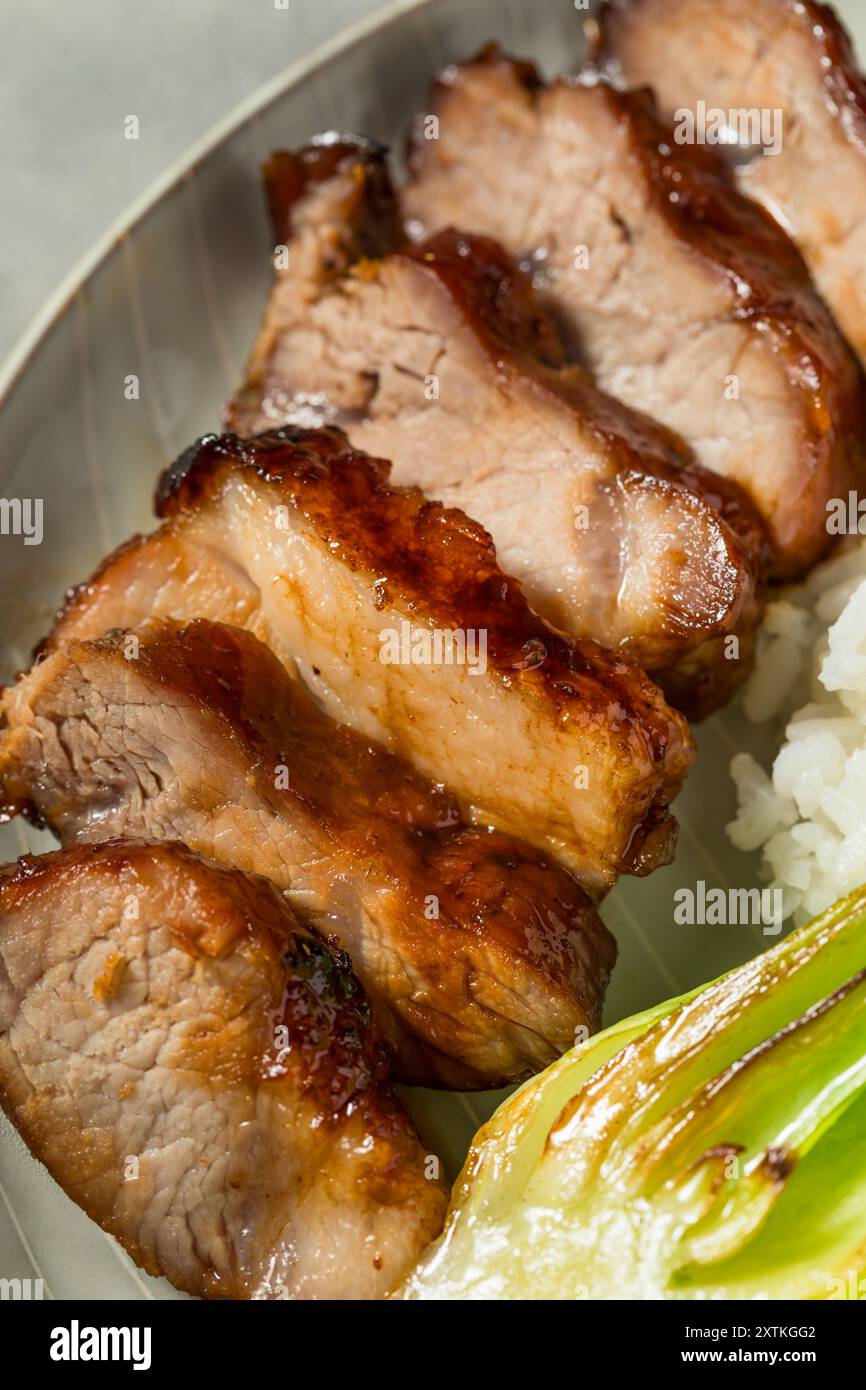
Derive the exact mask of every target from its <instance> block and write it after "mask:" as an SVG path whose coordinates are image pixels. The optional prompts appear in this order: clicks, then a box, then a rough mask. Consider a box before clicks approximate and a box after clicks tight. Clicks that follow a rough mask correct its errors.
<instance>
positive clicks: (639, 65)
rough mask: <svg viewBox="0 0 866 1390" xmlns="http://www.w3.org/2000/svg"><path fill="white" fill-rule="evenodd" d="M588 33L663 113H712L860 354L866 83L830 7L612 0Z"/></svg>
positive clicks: (747, 189)
mask: <svg viewBox="0 0 866 1390" xmlns="http://www.w3.org/2000/svg"><path fill="white" fill-rule="evenodd" d="M597 37H600V40H601V41H600V43H599V44H598V47H597V49H596V61H597V62H599V63H603V64H604V65H605V69H606V71H608V72H610V74H611V76H612V77H615V78H620V79H621V78H623V77H624V78H625V79H626V80H627V81H628V82H629V83H643V82H646V83H649V84H651V85H652V86H653V87H654V88H655V91H656V94H657V96H658V99H659V103H660V105H661V107H662V108H663V109H664V110H665V111H667V112H669V113H670V114H671V115H672V116H674V115H677V116H681V113H684V112H685V111H687V110H690V111H692V112H693V113H694V114H695V115H697V113H698V112H699V111H700V110H702V111H703V113H704V117H705V125H706V117H708V116H709V118H710V122H711V123H712V122H716V121H720V122H721V123H723V125H724V128H725V139H726V140H728V141H730V142H731V144H730V145H729V146H728V148H727V150H726V153H727V154H728V156H729V157H730V158H731V159H732V162H733V163H734V164H735V165H736V175H737V178H738V181H739V185H740V188H741V189H742V190H743V192H744V193H747V194H748V195H749V196H750V197H752V198H755V199H757V200H758V201H759V202H760V203H762V204H763V205H764V206H765V207H766V208H767V209H768V211H769V212H770V213H772V215H773V216H774V217H776V218H777V219H778V221H779V222H780V223H781V224H782V226H783V227H785V228H786V230H787V231H788V233H789V234H790V236H792V237H793V239H794V240H795V241H796V242H797V244H798V246H799V247H800V250H801V251H802V253H803V255H804V257H805V259H806V262H807V264H808V266H809V269H810V270H811V272H812V275H813V276H814V279H815V281H816V283H817V286H818V288H819V290H820V291H821V293H822V294H823V296H824V298H825V299H826V301H827V303H828V304H829V306H830V308H831V309H832V310H833V313H834V314H835V316H836V319H837V321H838V322H839V324H840V325H841V327H842V329H843V331H844V332H845V334H846V335H847V337H848V340H849V342H850V343H851V344H852V346H853V347H854V348H855V349H856V351H857V353H858V354H859V356H860V359H861V361H866V83H864V79H863V77H862V76H861V74H860V72H859V71H858V69H857V66H856V60H855V58H854V54H853V51H852V48H851V42H850V39H849V38H848V35H847V34H846V32H845V30H844V29H843V27H842V25H841V24H840V22H839V20H838V18H837V17H836V14H835V13H834V11H833V10H832V9H831V8H830V7H829V6H828V5H822V4H815V3H814V0H726V3H725V4H718V3H715V0H617V3H612V4H608V5H607V6H606V8H605V9H604V10H603V11H602V15H601V29H600V36H597ZM698 103H702V106H700V107H699V105H698ZM732 112H733V113H734V114H733V117H732V116H731V113H732ZM762 123H763V129H762V128H761V125H762ZM682 129H683V131H684V133H687V127H686V125H685V123H683V126H682ZM712 129H713V136H714V138H715V136H716V134H717V128H716V127H715V126H713V128H712ZM765 148H766V149H768V150H774V151H777V152H775V153H772V154H767V155H765V154H764V153H763V150H764V149H765Z"/></svg>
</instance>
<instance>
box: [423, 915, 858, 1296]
mask: <svg viewBox="0 0 866 1390" xmlns="http://www.w3.org/2000/svg"><path fill="white" fill-rule="evenodd" d="M864 1271H866V888H863V889H860V890H858V892H857V893H855V894H853V895H852V896H851V897H850V898H847V899H845V900H843V901H842V902H840V903H837V904H836V906H835V907H834V908H831V910H830V911H829V912H827V913H825V914H824V916H822V917H820V918H817V919H816V920H815V921H814V922H811V923H810V924H809V925H808V926H807V927H803V928H802V929H801V930H799V931H797V932H794V933H792V934H791V935H790V936H788V937H787V938H786V939H785V940H784V941H782V942H780V943H779V944H778V945H777V946H775V947H774V948H773V949H772V950H770V951H768V952H767V953H766V954H764V955H762V956H759V957H757V958H756V959H755V960H753V961H750V962H749V963H748V964H747V965H744V966H741V967H740V968H739V969H737V970H734V971H732V972H731V973H730V974H728V975H725V976H723V977H722V978H721V979H719V980H717V981H715V983H713V984H711V985H708V986H706V988H704V989H702V990H697V991H695V992H694V993H692V994H689V995H684V996H683V997H682V998H680V999H676V1000H673V1001H670V1002H668V1003H666V1004H662V1005H660V1006H659V1007H658V1008H656V1009H652V1010H649V1011H648V1012H646V1013H643V1014H640V1015H637V1016H636V1017H634V1018H630V1019H627V1020H625V1021H624V1022H622V1023H620V1024H617V1025H616V1026H615V1027H613V1028H609V1029H607V1030H606V1031H605V1032H603V1033H601V1034H599V1035H598V1036H597V1037H595V1038H592V1039H590V1041H589V1042H587V1043H585V1044H583V1045H582V1046H581V1047H578V1048H576V1049H575V1050H574V1051H573V1052H570V1053H568V1054H567V1055H566V1056H564V1057H563V1058H562V1059H561V1060H560V1061H559V1062H557V1063H555V1064H554V1065H553V1066H552V1067H550V1068H549V1069H548V1070H547V1071H546V1072H544V1073H543V1075H541V1076H539V1077H537V1078H535V1079H534V1080H533V1081H530V1082H528V1083H527V1084H526V1085H525V1086H523V1087H522V1088H521V1089H520V1090H519V1091H517V1092H515V1094H514V1095H513V1096H511V1097H510V1098H509V1099H508V1100H506V1101H505V1103H504V1104H503V1105H502V1106H500V1108H499V1110H498V1111H497V1112H496V1114H495V1115H494V1116H493V1118H492V1119H491V1120H490V1121H489V1122H488V1123H487V1124H486V1125H485V1126H484V1127H483V1128H482V1129H481V1130H480V1131H479V1132H478V1135H477V1136H476V1139H475V1142H474V1144H473V1146H472V1149H471V1150H470V1153H469V1156H468V1158H467V1161H466V1164H465V1166H464V1168H463V1171H462V1173H461V1175H460V1177H459V1178H458V1181H457V1183H456V1185H455V1189H454V1197H453V1199H452V1207H451V1211H450V1213H449V1219H448V1222H447V1224H446V1228H445V1234H444V1235H443V1236H442V1237H441V1239H440V1240H439V1241H437V1242H436V1244H435V1245H434V1246H432V1247H431V1249H430V1251H429V1252H428V1254H427V1255H426V1257H425V1258H424V1259H423V1260H422V1262H421V1264H420V1265H419V1267H418V1268H417V1270H416V1271H415V1273H414V1274H413V1275H412V1277H411V1278H410V1280H409V1281H408V1283H407V1285H406V1286H405V1288H404V1289H403V1290H402V1291H401V1294H400V1295H399V1296H400V1297H403V1298H410V1299H416V1298H424V1299H452V1298H560V1299H574V1298H630V1299H637V1298H641V1299H643V1298H647V1299H649V1298H754V1297H761V1298H844V1297H857V1296H858V1294H862V1295H863V1296H866V1279H864V1278H863V1275H864ZM861 1280H862V1285H861Z"/></svg>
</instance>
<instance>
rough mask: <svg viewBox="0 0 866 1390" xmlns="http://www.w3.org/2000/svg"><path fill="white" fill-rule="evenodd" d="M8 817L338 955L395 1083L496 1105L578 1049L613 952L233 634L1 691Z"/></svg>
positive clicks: (569, 909)
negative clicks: (234, 902)
mask: <svg viewBox="0 0 866 1390" xmlns="http://www.w3.org/2000/svg"><path fill="white" fill-rule="evenodd" d="M4 709H5V715H6V732H5V734H4V735H3V738H2V741H0V780H2V784H3V786H4V788H5V794H6V798H7V803H11V804H12V805H15V804H18V805H24V806H29V807H30V808H31V812H34V811H35V814H36V815H37V816H38V817H39V819H40V820H42V821H44V822H46V823H47V824H48V825H50V826H51V827H52V829H53V830H54V831H55V832H56V833H57V834H58V835H59V837H60V838H61V840H62V841H63V842H64V843H70V842H80V841H90V840H99V839H101V838H103V837H104V836H105V835H111V836H117V835H124V836H126V835H144V836H147V837H148V838H150V839H165V838H168V839H179V840H183V841H184V843H186V844H188V845H190V846H191V847H192V848H193V849H195V850H198V851H200V852H201V853H203V854H207V855H209V856H211V857H213V858H214V859H217V860H219V861H220V862H223V863H226V864H228V865H230V866H231V867H234V868H237V869H241V870H244V871H247V872H255V873H258V874H262V875H264V876H265V877H267V878H268V879H270V880H271V881H272V882H273V883H275V884H277V885H278V886H279V887H280V888H281V889H283V890H285V892H286V893H287V896H288V898H289V900H290V902H291V903H292V904H293V905H294V906H295V907H296V908H297V910H298V911H299V912H302V913H303V914H304V915H305V917H306V919H308V920H309V921H310V922H312V924H313V925H314V926H315V928H316V929H317V930H318V931H319V932H320V934H322V935H323V936H325V937H327V938H328V939H331V940H333V941H334V942H335V943H336V944H337V945H338V946H339V947H340V948H341V949H342V950H344V951H346V952H348V954H349V955H350V957H351V959H352V962H353V964H354V966H355V969H356V970H357V972H358V975H359V976H360V978H361V980H362V982H363V984H364V986H365V988H366V990H367V993H368V995H369V997H370V1000H371V1002H372V1005H373V1008H374V1010H375V1013H376V1016H377V1019H378V1022H379V1025H380V1027H381V1030H382V1033H383V1035H384V1036H385V1038H386V1039H387V1041H388V1042H389V1043H390V1044H391V1045H392V1047H393V1048H394V1050H395V1053H396V1057H397V1068H398V1074H399V1076H400V1078H401V1080H404V1081H409V1082H414V1083H421V1084H432V1085H447V1086H452V1087H458V1088H463V1089H466V1088H469V1087H478V1086H481V1087H491V1086H501V1085H505V1084H506V1083H508V1082H511V1081H515V1080H518V1079H521V1078H522V1077H524V1076H526V1075H529V1074H531V1073H532V1072H534V1071H538V1070H540V1069H541V1068H542V1067H545V1066H547V1065H548V1063H549V1062H551V1061H553V1060H554V1059H555V1058H556V1057H558V1056H559V1055H560V1054H561V1053H562V1052H563V1051H565V1050H566V1049H567V1048H568V1047H570V1046H572V1045H573V1043H574V1041H575V1038H576V1037H578V1036H585V1035H586V1034H587V1033H588V1032H592V1031H594V1030H595V1029H596V1028H597V1027H598V1025H599V1020H600V1015H601V1004H602V1000H603V998H604V991H605V988H606V985H607V981H608V977H609V975H610V971H611V968H612V966H613V962H614V959H615V954H616V950H615V945H614V942H613V938H612V937H611V936H610V934H609V933H608V932H607V930H606V929H605V927H604V926H603V925H602V922H601V920H600V918H599V917H598V915H597V913H596V912H595V909H594V908H593V906H592V904H591V903H590V901H589V899H588V897H587V895H586V893H585V892H584V891H583V890H582V889H581V888H580V886H579V885H578V883H577V882H576V881H575V880H574V879H573V878H572V877H571V875H570V874H569V873H568V872H567V871H566V870H565V869H564V868H562V867H561V865H559V864H557V863H555V862H553V861H551V860H549V859H547V858H546V857H545V856H544V855H543V854H541V853H540V852H539V851H537V850H534V849H532V848H531V847H530V846H529V845H526V844H524V843H522V842H520V841H518V840H515V839H513V838H512V837H510V836H507V835H503V834H501V833H497V832H491V831H488V830H482V829H476V828H474V827H469V826H466V825H465V824H464V823H463V822H462V821H461V819H460V814H459V809H458V807H457V804H456V801H455V799H454V797H453V796H451V795H450V793H449V792H448V791H447V790H446V789H444V788H443V787H441V786H438V785H431V784H430V783H429V782H427V781H425V780H424V779H423V778H421V777H419V776H418V775H417V774H416V773H414V772H413V771H412V770H411V769H410V768H409V767H408V766H407V765H406V764H405V763H404V762H403V761H402V760H401V759H399V758H397V757H395V756H394V754H392V753H388V752H387V751H385V749H384V748H382V747H381V745H376V744H371V743H370V742H369V741H368V740H366V739H364V738H363V737H361V736H360V735H359V734H357V733H355V732H353V731H352V730H351V729H347V728H346V727H344V726H339V725H335V724H334V722H333V720H331V719H330V718H328V716H327V715H326V714H324V713H322V711H321V710H320V709H319V708H318V706H317V705H316V703H315V701H314V700H313V699H312V697H311V696H310V694H309V692H308V691H307V690H306V688H305V687H304V686H303V685H302V684H301V682H300V681H298V680H293V679H291V678H290V677H289V676H288V675H287V673H286V671H285V670H284V669H283V667H282V666H281V665H280V663H279V662H278V661H277V659H276V657H274V656H273V655H272V654H271V652H269V651H268V650H267V648H265V647H264V646H263V645H262V644H261V643H260V642H259V641H257V639H256V638H254V637H253V636H252V635H251V634H250V633H247V632H244V631H242V630H241V629H238V628H230V627H222V626H219V625H215V624H213V623H208V622H203V621H198V622H194V623H192V624H191V625H189V626H188V627H185V628H182V627H177V626H176V625H174V624H161V623H158V622H157V623H152V624H151V625H149V626H148V625H145V626H144V627H143V628H141V629H140V630H139V632H138V633H135V634H131V633H126V634H124V633H120V632H118V633H116V634H112V635H111V636H110V637H106V638H102V639H98V640H97V641H95V642H78V641H75V642H70V643H69V644H68V645H67V646H66V647H65V648H64V649H62V650H61V651H58V652H56V653H55V654H53V655H52V656H49V657H47V658H46V660H44V661H43V662H42V663H40V664H37V665H36V666H35V667H34V668H33V670H32V671H31V672H30V674H29V675H28V676H26V677H25V678H23V679H22V680H21V681H20V682H19V683H18V684H17V685H16V686H15V687H14V688H12V689H11V690H9V691H8V692H7V695H6V699H5V706H4Z"/></svg>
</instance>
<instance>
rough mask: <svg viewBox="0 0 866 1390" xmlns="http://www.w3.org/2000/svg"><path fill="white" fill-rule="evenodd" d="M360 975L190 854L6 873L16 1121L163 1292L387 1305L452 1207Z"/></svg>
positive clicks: (67, 857) (100, 856) (73, 857)
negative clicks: (400, 1098)
mask: <svg viewBox="0 0 866 1390" xmlns="http://www.w3.org/2000/svg"><path fill="white" fill-rule="evenodd" d="M387 1064H388V1059H387V1054H386V1051H385V1049H384V1047H383V1045H382V1044H381V1042H380V1041H379V1038H378V1036H377V1033H376V1029H375V1027H374V1026H372V1025H371V1022H370V1011H369V1006H368V1005H367V1002H366V1000H365V998H364V994H363V990H362V989H361V987H360V985H359V984H358V981H357V980H356V979H355V977H354V975H353V974H352V971H351V969H350V967H349V965H348V962H347V961H346V959H345V957H342V956H340V955H339V954H334V953H333V952H332V951H331V950H329V948H328V947H326V946H325V945H323V944H322V942H321V941H318V940H317V939H316V938H315V937H314V936H311V935H310V933H309V932H308V931H306V930H305V929H304V928H303V927H302V926H301V925H300V923H299V922H298V921H297V920H296V918H295V917H294V916H293V914H292V912H291V909H290V908H289V907H288V906H287V905H286V903H285V902H284V901H283V899H282V898H281V896H280V894H279V893H278V892H277V891H276V890H275V889H273V888H272V887H271V886H270V885H269V884H266V883H264V882H262V881H261V880H257V879H252V878H248V877H246V876H245V875H244V874H239V873H233V872H228V871H227V870H225V869H222V868H219V867H217V866H216V865H214V864H211V863H208V862H206V861H204V860H203V859H200V858H199V856H198V855H196V854H193V853H191V852H190V851H189V850H188V849H186V848H185V847H184V846H183V845H178V844H169V843H164V844H159V845H156V844H147V843H144V842H133V841H112V842H108V843H104V844H101V845H95V846H86V847H81V848H74V849H66V850H60V851H58V852H56V853H53V854H45V855H41V856H39V857H37V858H33V857H31V856H29V855H28V856H26V857H25V858H23V859H20V860H19V861H18V863H17V864H9V865H6V866H4V867H3V868H2V869H0V1101H2V1104H3V1108H4V1110H5V1111H6V1113H7V1114H8V1116H9V1117H10V1119H11V1120H12V1122H13V1123H14V1124H15V1125H16V1126H17V1128H18V1129H19V1131H20V1133H21V1135H22V1138H23V1139H24V1141H25V1143H26V1144H27V1145H28V1146H29V1148H30V1149H31V1151H32V1152H33V1154H34V1155H35V1157H36V1158H38V1159H39V1160H41V1162H42V1163H44V1164H45V1165H46V1167H47V1168H48V1170H49V1171H50V1173H51V1174H52V1176H53V1177H54V1178H56V1180H57V1181H58V1182H59V1183H60V1185H61V1186H62V1187H63V1188H64V1189H65V1190H66V1192H67V1193H68V1194H69V1196H70V1197H72V1198H73V1200H74V1201H76V1202H77V1203H78V1204H79V1206H81V1207H83V1208H84V1210H85V1211H86V1212H87V1214H88V1215H89V1216H90V1217H92V1218H93V1220H94V1221H97V1222H98V1223H99V1224H100V1226H102V1227H103V1228H104V1229H105V1230H106V1231H109V1232H110V1233H111V1234H112V1235H113V1236H115V1237H116V1238H117V1240H119V1241H120V1243H121V1244H122V1245H123V1246H124V1248H125V1249H126V1250H127V1251H128V1252H129V1254H130V1255H131V1256H132V1258H133V1259H134V1260H136V1261H137V1262H138V1264H140V1265H142V1266H143V1267H144V1268H145V1269H146V1270H147V1271H148V1272H149V1273H150V1274H155V1275H160V1274H162V1275H165V1276H166V1277H167V1278H168V1279H170V1280H171V1282H172V1283H173V1284H175V1285H176V1286H177V1288H179V1289H183V1290H185V1291H186V1292H187V1293H190V1294H195V1295H199V1296H204V1297H211V1298H235V1299H250V1298H253V1299H267V1298H307V1299H310V1298H326V1299H334V1298H338V1299H370V1298H382V1297H384V1296H385V1295H386V1294H387V1293H388V1291H389V1290H390V1289H391V1288H392V1287H393V1286H394V1285H395V1284H396V1283H397V1282H398V1281H399V1280H400V1279H401V1278H403V1277H404V1276H405V1275H406V1274H407V1273H408V1272H409V1270H410V1269H411V1268H412V1266H413V1264H414V1263H415V1261H416V1260H417V1258H418V1256H419V1255H420V1253H421V1251H422V1249H423V1248H424V1246H425V1245H426V1243H427V1242H428V1241H429V1240H431V1239H432V1238H433V1237H434V1236H435V1235H437V1233H438V1231H439V1229H440V1228H441V1225H442V1220H443V1217H444V1214H445V1206H446V1201H447V1199H446V1194H445V1190H444V1186H443V1184H442V1183H441V1182H440V1181H438V1180H436V1179H431V1178H430V1177H428V1171H430V1170H432V1165H430V1164H429V1160H428V1158H427V1156H426V1155H425V1153H424V1150H423V1148H422V1146H421V1143H420V1141H419V1139H418V1136H417V1134H416V1133H415V1131H414V1129H413V1127H412V1125H411V1123H410V1121H409V1119H408V1118H407V1116H406V1115H405V1114H404V1112H403V1110H402V1109H401V1107H400V1105H399V1104H398V1102H397V1101H396V1100H395V1098H394V1095H393V1094H392V1092H391V1089H390V1086H389V1083H388V1079H387V1075H388V1074H387Z"/></svg>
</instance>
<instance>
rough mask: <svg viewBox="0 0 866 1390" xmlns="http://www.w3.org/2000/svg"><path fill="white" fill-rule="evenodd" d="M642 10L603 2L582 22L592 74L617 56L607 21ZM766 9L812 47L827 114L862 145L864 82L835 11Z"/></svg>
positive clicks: (811, 0) (793, 4)
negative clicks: (790, 22) (801, 33)
mask: <svg viewBox="0 0 866 1390" xmlns="http://www.w3.org/2000/svg"><path fill="white" fill-rule="evenodd" d="M641 5H642V0H603V3H602V6H601V9H600V10H599V13H598V15H597V16H596V17H595V18H594V19H591V20H588V21H587V24H586V28H587V37H588V39H589V44H590V48H589V57H588V61H589V63H591V64H592V66H593V67H594V68H595V69H596V70H598V71H600V72H604V71H605V70H606V69H607V65H608V64H609V63H610V62H611V60H612V61H614V62H615V61H616V57H617V54H616V49H615V48H614V47H613V45H612V43H611V41H610V38H609V35H608V32H607V29H606V27H605V26H606V23H607V21H608V19H612V20H613V21H615V20H616V19H617V17H618V16H624V17H626V18H628V16H629V15H630V14H632V13H636V12H637V11H638V10H639V9H640V8H641ZM769 5H770V6H772V7H773V8H774V9H776V10H778V11H779V13H780V17H781V18H785V19H788V20H793V21H794V22H795V23H796V24H798V25H799V26H800V27H801V28H802V29H803V31H804V32H805V33H807V34H808V36H809V38H810V39H811V41H812V42H813V43H814V44H815V46H816V50H817V57H818V63H817V64H816V75H817V76H818V78H819V80H820V82H821V84H822V85H823V87H824V88H825V91H826V94H827V99H828V107H829V110H830V112H831V114H832V115H833V116H834V117H835V118H836V119H837V121H838V122H839V124H840V125H841V127H842V130H843V133H844V135H845V138H846V139H848V140H850V139H851V138H852V137H853V138H856V139H857V140H858V142H860V143H862V144H864V145H866V78H864V76H863V74H862V73H861V72H860V70H859V68H858V67H857V59H856V57H855V54H854V45H853V43H852V41H851V36H850V34H849V33H848V30H847V29H846V28H845V25H844V24H843V23H842V21H841V19H840V18H839V16H838V15H837V13H836V11H835V10H834V9H833V7H832V6H831V5H824V4H821V3H819V0H769ZM824 60H826V64H824ZM852 118H855V119H856V123H857V126H858V131H857V134H856V136H854V132H853V131H852V128H851V126H852Z"/></svg>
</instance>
